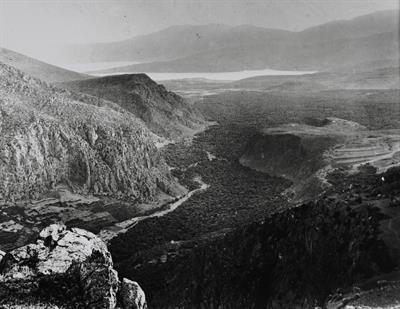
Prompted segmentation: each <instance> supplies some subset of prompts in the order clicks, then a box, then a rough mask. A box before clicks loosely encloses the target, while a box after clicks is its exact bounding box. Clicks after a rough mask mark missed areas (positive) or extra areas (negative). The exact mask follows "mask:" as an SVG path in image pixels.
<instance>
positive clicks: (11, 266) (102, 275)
mask: <svg viewBox="0 0 400 309" xmlns="http://www.w3.org/2000/svg"><path fill="white" fill-rule="evenodd" d="M119 289H120V290H121V291H120V293H118V290H119ZM118 296H120V298H121V299H120V300H119V299H118ZM0 299H1V300H2V302H3V303H6V304H8V305H10V306H11V305H15V302H17V303H19V302H22V303H24V301H26V302H29V303H32V302H36V301H37V302H38V303H39V302H41V303H43V302H44V303H46V302H48V303H53V304H57V303H60V304H62V305H63V306H66V308H69V307H72V306H77V305H82V306H85V308H93V309H99V308H104V309H112V308H116V307H117V304H118V303H121V305H122V308H140V309H143V308H146V301H145V296H144V293H143V291H142V290H141V288H140V287H139V285H138V284H137V283H136V282H133V281H130V280H127V279H124V280H122V282H120V281H119V279H118V273H117V272H116V271H115V270H114V268H113V262H112V258H111V255H110V253H109V251H108V250H107V247H106V245H105V244H104V243H103V242H102V241H101V240H100V239H99V238H98V237H97V236H95V235H94V234H92V233H90V232H87V231H85V230H82V229H78V228H72V229H68V228H66V227H65V226H64V225H61V224H53V225H50V226H49V227H47V228H45V229H44V230H42V231H41V232H40V235H39V237H38V239H37V241H36V243H34V244H29V245H27V246H24V247H21V248H18V249H16V250H13V251H11V252H9V253H7V254H5V255H4V258H3V259H2V260H1V262H0ZM0 304H2V303H1V302H0Z"/></svg>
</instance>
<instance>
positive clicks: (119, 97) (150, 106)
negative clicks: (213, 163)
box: [62, 74, 204, 138]
mask: <svg viewBox="0 0 400 309" xmlns="http://www.w3.org/2000/svg"><path fill="white" fill-rule="evenodd" d="M62 86H63V87H65V88H67V89H70V90H73V91H77V92H82V93H86V94H90V95H93V96H96V97H99V98H103V99H106V100H110V101H113V102H115V103H116V104H118V105H119V106H120V107H122V108H123V109H125V110H127V111H129V112H131V113H133V114H134V115H136V116H137V117H138V118H140V119H142V120H143V121H144V122H145V123H146V125H147V126H148V128H150V130H152V131H153V132H154V133H155V134H157V135H159V136H162V137H165V138H178V137H181V136H184V135H190V134H192V133H193V132H194V131H196V130H199V129H201V128H203V127H204V119H203V117H202V116H201V114H200V113H199V112H198V111H197V110H196V109H195V108H194V107H192V106H191V105H190V104H189V103H188V102H186V101H185V100H184V99H183V98H181V97H180V96H178V95H177V94H175V93H173V92H170V91H167V90H166V89H165V87H164V86H162V85H159V84H157V83H156V82H154V81H153V80H152V79H150V78H149V77H148V76H147V75H145V74H129V75H117V76H106V77H101V78H92V79H88V80H79V81H74V82H69V83H63V84H62Z"/></svg>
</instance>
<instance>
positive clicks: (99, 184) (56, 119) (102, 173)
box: [0, 64, 174, 201]
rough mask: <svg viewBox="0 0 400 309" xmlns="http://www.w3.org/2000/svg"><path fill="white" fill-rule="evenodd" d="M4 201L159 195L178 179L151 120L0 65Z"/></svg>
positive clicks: (0, 152) (0, 153) (0, 172)
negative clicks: (65, 191)
mask: <svg viewBox="0 0 400 309" xmlns="http://www.w3.org/2000/svg"><path fill="white" fill-rule="evenodd" d="M0 98H1V99H0V119H1V122H0V132H1V134H0V145H1V147H0V200H6V201H9V200H19V199H24V198H36V197H40V196H41V195H42V194H43V193H45V192H47V191H48V190H50V189H53V188H55V187H56V186H58V185H60V184H64V185H67V186H69V187H70V188H71V189H73V190H75V191H76V192H86V193H94V194H100V195H102V194H104V195H110V196H114V197H124V198H129V199H132V200H149V199H152V198H153V197H154V196H155V194H156V192H158V191H159V190H160V189H161V190H163V191H164V192H171V193H173V188H174V182H173V180H172V178H171V176H170V175H169V172H168V169H167V166H166V165H165V164H164V161H163V160H162V158H161V157H160V155H159V154H158V152H157V149H156V147H155V146H154V141H153V138H152V135H151V133H150V132H149V131H148V129H147V128H146V127H145V126H144V124H143V123H142V122H141V121H140V120H139V119H137V118H136V117H134V116H133V115H132V114H130V113H125V112H124V111H123V110H121V108H119V107H118V106H117V105H116V104H114V103H111V102H108V101H105V100H101V99H97V98H93V97H90V96H87V95H83V94H75V93H70V92H68V91H65V90H59V89H56V88H54V87H52V86H49V85H48V84H46V83H44V82H42V81H40V80H38V79H35V78H32V77H29V76H27V75H25V74H23V73H22V72H20V71H18V70H16V69H14V68H12V67H10V66H7V65H5V64H0Z"/></svg>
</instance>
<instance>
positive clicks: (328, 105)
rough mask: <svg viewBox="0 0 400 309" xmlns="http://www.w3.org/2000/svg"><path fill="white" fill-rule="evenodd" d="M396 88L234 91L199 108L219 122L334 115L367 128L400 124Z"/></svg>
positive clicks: (264, 122)
mask: <svg viewBox="0 0 400 309" xmlns="http://www.w3.org/2000/svg"><path fill="white" fill-rule="evenodd" d="M399 97H400V90H331V91H317V92H310V91H298V92H285V91H280V92H278V91H277V92H273V91H271V92H257V91H240V92H239V91H236V92H225V93H222V94H219V95H214V96H209V97H206V98H204V100H202V101H199V108H201V110H202V111H203V112H204V113H205V114H206V115H208V116H209V117H212V118H214V119H216V120H217V121H218V122H220V123H227V122H229V123H235V124H236V125H241V126H245V127H249V126H250V127H254V128H263V127H269V126H275V125H279V124H283V123H288V122H298V121H302V120H306V122H307V121H308V119H310V118H326V117H338V118H342V119H346V120H351V121H355V122H358V123H360V124H362V125H365V126H366V127H368V128H370V129H393V128H399V127H400V103H399Z"/></svg>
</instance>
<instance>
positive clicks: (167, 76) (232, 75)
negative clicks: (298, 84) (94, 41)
mask: <svg viewBox="0 0 400 309" xmlns="http://www.w3.org/2000/svg"><path fill="white" fill-rule="evenodd" d="M315 72H316V71H281V70H270V69H265V70H244V71H237V72H193V73H152V72H144V73H146V74H147V75H148V76H150V78H152V79H154V80H156V81H163V80H174V79H189V78H202V79H209V80H218V81H235V80H240V79H244V78H249V77H254V76H282V75H304V74H312V73H315ZM134 73H138V72H132V74H134ZM121 74H129V72H116V73H112V74H93V73H92V75H95V76H106V75H121Z"/></svg>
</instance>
